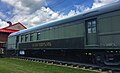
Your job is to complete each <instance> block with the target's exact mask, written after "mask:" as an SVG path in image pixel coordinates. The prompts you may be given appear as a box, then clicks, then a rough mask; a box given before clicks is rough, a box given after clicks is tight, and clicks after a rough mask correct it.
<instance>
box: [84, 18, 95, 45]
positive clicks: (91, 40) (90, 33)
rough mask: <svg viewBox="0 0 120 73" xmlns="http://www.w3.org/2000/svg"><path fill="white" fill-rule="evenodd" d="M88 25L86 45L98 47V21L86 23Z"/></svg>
mask: <svg viewBox="0 0 120 73" xmlns="http://www.w3.org/2000/svg"><path fill="white" fill-rule="evenodd" d="M85 24H86V45H97V19H90V20H86V21H85Z"/></svg>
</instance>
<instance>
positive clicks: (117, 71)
mask: <svg viewBox="0 0 120 73" xmlns="http://www.w3.org/2000/svg"><path fill="white" fill-rule="evenodd" d="M18 59H23V60H30V61H34V62H43V63H49V64H55V65H59V66H67V67H72V68H80V69H84V70H90V71H96V72H101V73H120V68H119V67H110V66H98V65H93V64H85V63H75V62H67V61H58V60H50V59H40V58H31V57H19V58H18Z"/></svg>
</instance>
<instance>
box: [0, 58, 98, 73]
mask: <svg viewBox="0 0 120 73" xmlns="http://www.w3.org/2000/svg"><path fill="white" fill-rule="evenodd" d="M0 73H97V72H91V71H84V70H80V69H73V68H68V67H61V66H55V65H49V64H46V63H39V62H31V61H24V60H19V59H12V58H0Z"/></svg>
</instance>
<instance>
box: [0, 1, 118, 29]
mask: <svg viewBox="0 0 120 73" xmlns="http://www.w3.org/2000/svg"><path fill="white" fill-rule="evenodd" d="M117 1H120V0H0V28H3V27H6V26H8V25H9V24H7V23H6V22H7V21H11V22H12V23H13V24H14V23H17V22H20V23H22V24H23V25H25V26H26V27H27V28H29V27H33V26H36V25H40V24H42V23H45V22H49V21H52V20H56V19H61V18H65V17H69V16H74V15H76V14H79V13H81V12H83V11H87V10H90V9H94V8H97V7H100V6H103V5H107V4H110V3H113V2H117Z"/></svg>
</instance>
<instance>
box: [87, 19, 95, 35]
mask: <svg viewBox="0 0 120 73" xmlns="http://www.w3.org/2000/svg"><path fill="white" fill-rule="evenodd" d="M86 24H87V32H88V33H96V20H89V21H87V22H86Z"/></svg>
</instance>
